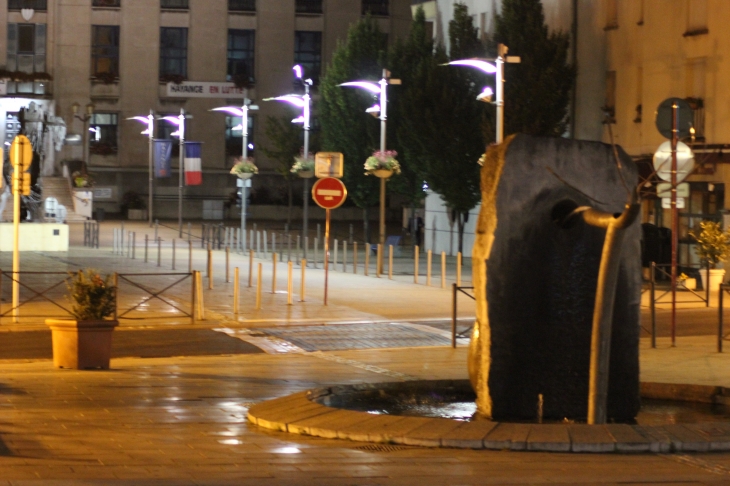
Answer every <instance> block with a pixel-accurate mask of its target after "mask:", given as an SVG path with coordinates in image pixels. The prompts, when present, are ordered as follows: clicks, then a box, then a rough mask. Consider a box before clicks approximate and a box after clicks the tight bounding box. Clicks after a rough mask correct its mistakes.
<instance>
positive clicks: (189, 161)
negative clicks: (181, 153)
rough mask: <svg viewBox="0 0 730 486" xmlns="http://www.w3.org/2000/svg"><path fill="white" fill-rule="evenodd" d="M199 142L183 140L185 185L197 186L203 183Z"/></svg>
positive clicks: (200, 144) (200, 145)
mask: <svg viewBox="0 0 730 486" xmlns="http://www.w3.org/2000/svg"><path fill="white" fill-rule="evenodd" d="M202 145H203V144H202V143H201V142H185V185H186V186H199V185H201V184H202V183H203V170H202V162H201V159H200V153H201V148H202Z"/></svg>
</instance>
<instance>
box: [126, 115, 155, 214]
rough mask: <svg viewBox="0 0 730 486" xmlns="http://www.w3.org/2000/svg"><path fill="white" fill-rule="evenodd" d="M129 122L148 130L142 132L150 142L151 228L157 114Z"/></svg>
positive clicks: (149, 201) (134, 117) (148, 204)
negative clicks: (143, 125) (140, 124)
mask: <svg viewBox="0 0 730 486" xmlns="http://www.w3.org/2000/svg"><path fill="white" fill-rule="evenodd" d="M127 120H136V121H138V122H141V123H146V124H147V130H145V131H144V132H142V135H147V140H148V141H149V156H148V163H149V188H148V191H149V196H148V203H147V206H148V207H149V214H148V216H149V218H148V219H149V223H150V227H152V221H153V219H152V218H153V216H152V212H153V203H154V160H153V153H154V142H155V114H154V112H153V111H152V110H150V114H149V115H147V116H133V117H130V118H127Z"/></svg>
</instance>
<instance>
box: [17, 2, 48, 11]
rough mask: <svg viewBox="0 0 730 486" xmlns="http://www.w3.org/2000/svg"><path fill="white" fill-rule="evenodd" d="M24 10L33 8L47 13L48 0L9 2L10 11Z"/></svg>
mask: <svg viewBox="0 0 730 486" xmlns="http://www.w3.org/2000/svg"><path fill="white" fill-rule="evenodd" d="M24 8H32V9H33V10H38V11H42V12H45V11H46V10H48V1H47V0H8V10H22V9H24Z"/></svg>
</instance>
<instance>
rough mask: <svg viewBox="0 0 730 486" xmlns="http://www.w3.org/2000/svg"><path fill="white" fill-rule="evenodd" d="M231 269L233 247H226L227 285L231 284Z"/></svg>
mask: <svg viewBox="0 0 730 486" xmlns="http://www.w3.org/2000/svg"><path fill="white" fill-rule="evenodd" d="M230 268H231V247H230V246H226V283H228V282H230V281H231V280H230V278H229V273H230V271H231V270H230Z"/></svg>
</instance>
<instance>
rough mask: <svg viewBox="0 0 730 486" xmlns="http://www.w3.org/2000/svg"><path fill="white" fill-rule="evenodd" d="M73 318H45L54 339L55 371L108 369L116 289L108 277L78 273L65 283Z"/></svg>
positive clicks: (115, 322) (83, 272) (114, 323)
mask: <svg viewBox="0 0 730 486" xmlns="http://www.w3.org/2000/svg"><path fill="white" fill-rule="evenodd" d="M67 286H68V291H69V296H68V298H69V300H71V303H72V314H73V316H74V318H75V319H46V325H48V326H49V327H50V328H51V334H52V338H53V364H54V366H56V367H58V368H71V369H89V368H101V369H109V359H110V357H111V346H112V331H113V330H114V328H115V327H116V326H117V325H118V322H117V321H116V320H113V319H110V317H112V316H113V315H114V313H115V309H116V288H115V287H114V285H113V284H112V281H111V276H109V275H107V276H106V278H103V277H102V276H101V275H100V274H99V273H98V272H96V271H95V270H90V269H87V270H79V271H78V273H73V274H71V279H70V282H69V283H68V285H67Z"/></svg>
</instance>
